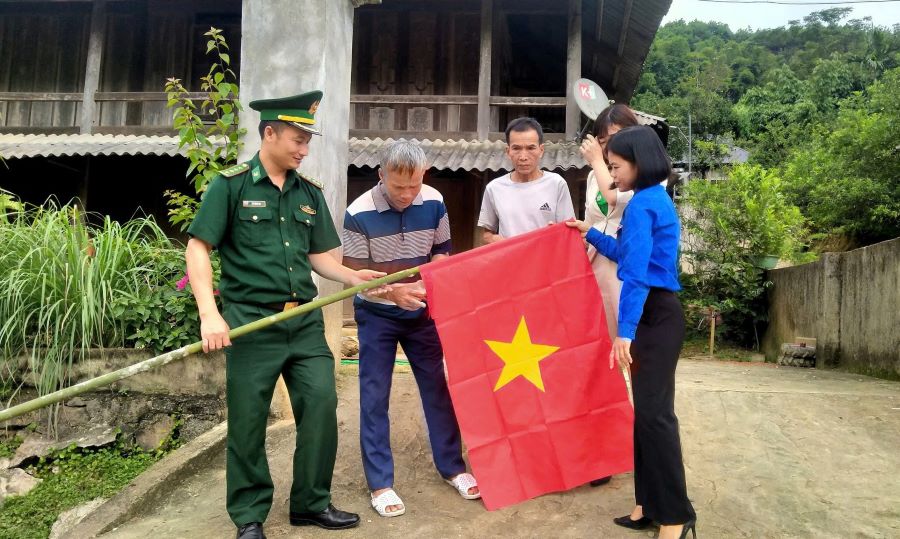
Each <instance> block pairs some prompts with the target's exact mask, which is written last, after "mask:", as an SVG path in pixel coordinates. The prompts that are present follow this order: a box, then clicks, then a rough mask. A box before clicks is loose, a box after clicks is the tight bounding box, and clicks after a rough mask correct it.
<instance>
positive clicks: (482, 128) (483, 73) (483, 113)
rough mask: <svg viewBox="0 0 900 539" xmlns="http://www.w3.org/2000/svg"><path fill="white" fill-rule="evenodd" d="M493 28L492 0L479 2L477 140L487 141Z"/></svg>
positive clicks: (489, 118)
mask: <svg viewBox="0 0 900 539" xmlns="http://www.w3.org/2000/svg"><path fill="white" fill-rule="evenodd" d="M493 27H494V0H481V54H480V56H479V61H478V122H477V130H478V138H479V139H480V140H487V138H488V133H490V132H491V54H492V42H493V29H494V28H493Z"/></svg>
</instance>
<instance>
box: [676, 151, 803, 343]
mask: <svg viewBox="0 0 900 539" xmlns="http://www.w3.org/2000/svg"><path fill="white" fill-rule="evenodd" d="M683 200H684V202H683V203H682V222H683V225H684V240H683V242H682V249H683V252H682V262H683V263H685V265H686V266H687V268H688V271H686V272H685V273H684V274H683V275H682V285H683V286H684V290H685V291H684V293H683V295H684V298H685V303H686V304H687V307H688V309H687V310H688V313H692V314H693V320H692V322H693V323H694V327H696V323H697V317H698V316H700V315H701V313H703V312H705V309H706V307H713V308H715V309H716V310H717V311H719V312H721V313H722V316H723V318H724V325H723V326H722V327H721V329H720V333H721V334H722V335H723V336H724V337H725V338H727V339H729V340H731V341H732V342H734V343H736V344H741V345H753V346H758V336H759V330H760V329H762V328H760V327H759V326H760V324H761V323H763V322H765V321H766V319H767V318H766V304H765V294H764V293H765V291H766V289H767V287H768V286H770V283H769V282H768V281H766V279H765V273H764V272H763V270H761V269H760V268H758V267H756V264H757V261H758V258H759V257H760V256H763V255H774V256H778V257H780V258H782V259H788V260H793V261H798V262H802V261H806V260H809V257H810V255H808V254H805V253H803V248H804V244H803V240H804V237H805V232H804V221H803V217H802V216H801V215H800V211H799V210H798V209H797V208H796V207H795V206H793V205H791V204H790V203H789V202H788V201H787V200H786V198H785V196H784V194H783V188H782V185H781V180H780V178H778V176H777V175H776V174H775V173H774V172H772V171H770V170H766V169H764V168H762V167H760V166H756V165H740V166H737V167H734V168H732V169H731V170H730V172H729V175H728V179H726V180H723V181H719V182H706V181H699V180H695V181H693V182H691V183H689V184H688V186H687V189H686V191H685V198H684V199H683Z"/></svg>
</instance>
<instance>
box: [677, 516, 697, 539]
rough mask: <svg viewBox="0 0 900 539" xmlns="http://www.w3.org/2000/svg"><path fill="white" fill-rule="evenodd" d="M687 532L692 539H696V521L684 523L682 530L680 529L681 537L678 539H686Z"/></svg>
mask: <svg viewBox="0 0 900 539" xmlns="http://www.w3.org/2000/svg"><path fill="white" fill-rule="evenodd" d="M688 530H690V532H691V535H692V536H693V539H697V519H696V518H695V519H693V520H689V521H687V522H685V523H684V528H682V529H681V535H680V536H679V538H678V539H686V538H687V533H688Z"/></svg>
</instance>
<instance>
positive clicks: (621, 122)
mask: <svg viewBox="0 0 900 539" xmlns="http://www.w3.org/2000/svg"><path fill="white" fill-rule="evenodd" d="M614 125H617V126H619V128H620V129H625V128H626V127H631V126H633V125H638V119H637V116H636V115H635V114H634V111H633V110H631V109H630V108H628V105H623V104H621V103H616V104H614V105H610V106H608V107H606V108H605V109H603V110H602V111H600V114H598V115H597V119H596V120H594V126H593V128H592V129H591V134H592V135H594V136H595V137H596V138H605V137H607V136H608V135H609V128H610V127H612V126H614Z"/></svg>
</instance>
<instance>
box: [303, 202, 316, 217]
mask: <svg viewBox="0 0 900 539" xmlns="http://www.w3.org/2000/svg"><path fill="white" fill-rule="evenodd" d="M300 211H302V212H306V213H308V214H310V215H315V214H316V210H314V209H312V208H310V207H309V206H307V205H306V204H304V205H303V206H300Z"/></svg>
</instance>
